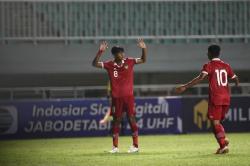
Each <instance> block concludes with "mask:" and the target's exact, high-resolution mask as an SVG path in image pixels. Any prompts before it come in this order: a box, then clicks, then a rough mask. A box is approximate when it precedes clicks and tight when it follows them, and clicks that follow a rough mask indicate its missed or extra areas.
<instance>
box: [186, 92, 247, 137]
mask: <svg viewBox="0 0 250 166" xmlns="http://www.w3.org/2000/svg"><path fill="white" fill-rule="evenodd" d="M182 106H183V110H182V111H183V118H182V119H183V124H184V125H183V130H184V131H185V132H188V133H193V132H208V131H211V122H210V121H209V120H208V118H207V109H208V100H207V98H204V97H188V98H183V102H182ZM222 123H223V126H224V128H225V130H226V131H227V132H249V131H250V97H232V98H231V104H230V108H229V110H228V113H227V115H226V118H225V120H224V121H223V122H222Z"/></svg>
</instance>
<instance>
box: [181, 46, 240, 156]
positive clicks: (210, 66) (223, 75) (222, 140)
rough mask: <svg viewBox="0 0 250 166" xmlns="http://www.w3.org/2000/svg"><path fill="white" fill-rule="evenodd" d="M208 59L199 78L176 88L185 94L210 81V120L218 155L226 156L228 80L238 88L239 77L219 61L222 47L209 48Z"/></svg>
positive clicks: (227, 65) (228, 103)
mask: <svg viewBox="0 0 250 166" xmlns="http://www.w3.org/2000/svg"><path fill="white" fill-rule="evenodd" d="M207 55H208V59H209V60H210V61H209V62H208V63H207V64H205V65H204V66H203V68H202V70H201V73H200V74H199V76H198V77H196V78H194V79H193V80H191V81H190V82H188V83H186V84H184V85H182V86H179V87H177V88H176V92H177V93H182V92H184V91H185V90H186V89H187V88H190V87H192V86H194V85H196V84H198V83H199V82H200V81H202V80H203V79H205V78H208V80H209V103H208V114H207V116H208V119H209V120H211V122H212V125H213V133H214V135H215V138H216V139H217V142H218V143H219V145H220V147H219V148H218V150H217V151H216V154H224V153H228V152H229V148H228V145H229V140H228V138H226V135H225V130H224V127H223V126H222V124H221V122H222V120H224V118H225V115H226V113H227V112H228V109H229V105H230V91H229V86H228V78H230V79H232V80H234V81H235V84H236V86H238V84H239V80H238V77H237V76H236V75H235V74H234V72H233V70H232V68H231V67H230V65H229V64H227V63H225V62H223V61H222V60H220V59H219V56H220V46H218V45H211V46H209V47H208V53H207Z"/></svg>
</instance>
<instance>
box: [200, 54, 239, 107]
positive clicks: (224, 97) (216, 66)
mask: <svg viewBox="0 0 250 166" xmlns="http://www.w3.org/2000/svg"><path fill="white" fill-rule="evenodd" d="M202 73H205V74H207V75H208V80H209V103H211V104H214V105H229V104H230V92H229V87H228V77H229V78H234V77H236V75H235V74H234V72H233V70H232V68H231V67H230V65H229V64H227V63H225V62H223V61H221V60H220V59H219V58H214V59H212V60H211V61H210V62H208V63H207V64H205V65H204V66H203V69H202Z"/></svg>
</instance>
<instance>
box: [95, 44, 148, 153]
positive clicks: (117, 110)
mask: <svg viewBox="0 0 250 166" xmlns="http://www.w3.org/2000/svg"><path fill="white" fill-rule="evenodd" d="M137 45H138V47H139V48H141V49H142V55H141V58H127V57H126V58H125V53H124V49H123V48H122V47H119V46H114V47H112V49H111V53H112V55H113V56H114V59H113V60H110V61H106V62H101V61H100V57H101V55H102V54H103V53H104V52H105V50H106V49H107V48H108V44H107V42H102V43H101V45H100V47H99V51H98V52H97V54H96V57H95V58H94V60H93V62H92V65H93V66H94V67H97V68H103V69H106V70H107V72H108V76H109V79H110V82H111V89H112V91H111V96H112V112H113V113H112V114H113V118H114V119H113V123H112V132H113V148H112V150H111V151H110V153H117V152H119V149H118V136H119V131H120V124H121V120H122V113H123V110H125V111H126V113H127V116H128V121H129V124H130V127H131V130H132V138H133V146H131V147H130V148H129V150H128V152H129V153H134V152H138V151H139V148H138V127H137V124H136V119H135V110H134V92H133V84H134V65H135V64H141V63H145V62H146V54H147V48H146V44H145V43H144V41H143V40H142V39H138V44H137Z"/></svg>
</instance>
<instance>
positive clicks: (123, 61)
mask: <svg viewBox="0 0 250 166" xmlns="http://www.w3.org/2000/svg"><path fill="white" fill-rule="evenodd" d="M124 63H125V59H123V60H122V64H121V65H120V66H119V65H118V64H117V63H116V62H114V65H115V66H117V67H122V66H123V64H124Z"/></svg>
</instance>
